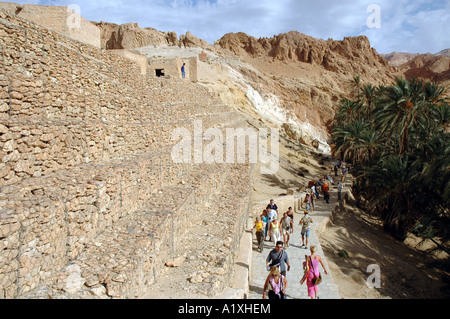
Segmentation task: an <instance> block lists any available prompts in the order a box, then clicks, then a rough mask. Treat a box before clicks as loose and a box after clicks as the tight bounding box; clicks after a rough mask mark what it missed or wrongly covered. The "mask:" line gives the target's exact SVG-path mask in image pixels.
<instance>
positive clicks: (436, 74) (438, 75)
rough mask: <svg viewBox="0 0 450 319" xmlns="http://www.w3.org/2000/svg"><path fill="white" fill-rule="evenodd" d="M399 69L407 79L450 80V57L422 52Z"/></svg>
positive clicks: (443, 82) (439, 81)
mask: <svg viewBox="0 0 450 319" xmlns="http://www.w3.org/2000/svg"><path fill="white" fill-rule="evenodd" d="M399 69H400V71H401V72H402V73H403V74H404V75H405V77H406V78H407V79H411V78H416V77H420V78H423V79H426V80H430V81H434V82H437V83H440V84H446V83H447V84H448V83H449V82H450V57H447V56H445V55H433V54H421V55H419V56H417V57H415V58H414V59H412V60H411V61H409V62H407V63H405V64H403V65H401V66H400V67H399Z"/></svg>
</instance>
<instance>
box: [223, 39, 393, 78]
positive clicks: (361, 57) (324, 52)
mask: <svg viewBox="0 0 450 319" xmlns="http://www.w3.org/2000/svg"><path fill="white" fill-rule="evenodd" d="M217 45H219V46H220V47H222V48H224V49H227V50H230V51H232V52H234V53H235V54H236V55H241V56H242V55H249V56H250V57H252V58H258V57H270V58H273V60H276V61H282V62H287V63H288V62H305V63H309V64H312V65H319V66H323V67H324V68H325V69H327V70H329V71H333V72H338V71H345V72H352V71H355V69H354V68H352V65H354V64H355V63H356V64H357V65H358V64H359V65H360V66H370V67H380V68H383V69H388V70H391V71H393V68H391V67H390V66H389V64H388V62H387V61H385V60H384V59H382V58H381V57H380V56H379V55H378V54H377V53H376V52H375V50H374V49H373V48H371V46H370V42H369V40H368V39H367V37H365V36H359V37H348V38H344V40H342V41H335V40H332V39H329V40H327V41H325V40H320V39H315V38H313V37H310V36H307V35H304V34H302V33H299V32H296V31H291V32H289V33H285V34H280V35H278V36H274V37H272V38H260V39H256V38H254V37H252V36H249V35H247V34H245V33H228V34H226V35H225V36H224V37H222V38H221V39H220V40H219V41H217ZM349 62H351V63H349Z"/></svg>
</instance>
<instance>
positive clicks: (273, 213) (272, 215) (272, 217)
mask: <svg viewBox="0 0 450 319" xmlns="http://www.w3.org/2000/svg"><path fill="white" fill-rule="evenodd" d="M266 210H267V217H268V224H269V227H268V229H267V230H268V232H269V241H272V234H271V231H270V227H271V226H270V225H271V224H272V221H274V220H275V219H277V218H278V214H277V212H276V211H275V210H273V209H272V208H269V206H267V208H266Z"/></svg>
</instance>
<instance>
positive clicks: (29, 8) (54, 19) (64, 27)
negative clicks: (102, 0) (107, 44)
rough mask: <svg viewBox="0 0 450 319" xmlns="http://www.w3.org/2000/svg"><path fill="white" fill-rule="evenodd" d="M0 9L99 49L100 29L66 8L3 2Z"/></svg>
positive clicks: (0, 3)
mask: <svg viewBox="0 0 450 319" xmlns="http://www.w3.org/2000/svg"><path fill="white" fill-rule="evenodd" d="M0 7H4V8H6V9H7V10H9V11H11V12H12V13H16V14H17V15H18V16H20V17H21V18H24V19H27V20H29V21H33V22H34V23H37V24H39V25H41V26H44V27H46V28H49V29H51V30H54V31H57V32H59V33H61V34H64V35H66V36H68V37H69V38H71V39H74V40H78V41H81V42H83V43H87V44H90V45H93V46H95V47H97V48H100V29H99V28H98V27H96V26H95V25H93V24H92V23H90V22H89V21H87V20H85V19H84V18H83V17H81V16H80V14H79V13H78V12H75V11H73V10H71V9H69V8H68V7H61V6H41V5H32V4H24V5H23V6H21V5H19V4H15V3H5V2H0Z"/></svg>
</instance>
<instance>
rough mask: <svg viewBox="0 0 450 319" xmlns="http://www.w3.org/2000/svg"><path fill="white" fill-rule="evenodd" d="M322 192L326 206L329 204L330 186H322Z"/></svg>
mask: <svg viewBox="0 0 450 319" xmlns="http://www.w3.org/2000/svg"><path fill="white" fill-rule="evenodd" d="M322 191H323V198H324V199H325V201H326V202H327V204H329V203H330V185H328V184H327V183H325V184H323V186H322Z"/></svg>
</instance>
